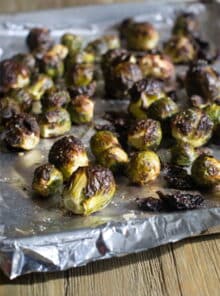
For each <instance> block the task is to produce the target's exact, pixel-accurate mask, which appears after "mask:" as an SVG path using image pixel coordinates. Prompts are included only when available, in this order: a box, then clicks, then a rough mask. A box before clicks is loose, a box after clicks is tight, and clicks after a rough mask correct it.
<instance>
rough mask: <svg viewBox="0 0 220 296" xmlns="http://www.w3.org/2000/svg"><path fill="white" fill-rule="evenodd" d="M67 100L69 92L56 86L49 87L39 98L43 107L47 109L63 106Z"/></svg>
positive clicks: (68, 99)
mask: <svg viewBox="0 0 220 296" xmlns="http://www.w3.org/2000/svg"><path fill="white" fill-rule="evenodd" d="M69 101H70V95H69V92H68V91H66V90H59V89H56V88H51V89H49V90H48V91H47V92H46V93H45V94H44V96H43V97H42V100H41V102H42V105H43V108H44V109H48V108H50V107H65V106H67V104H68V103H69Z"/></svg>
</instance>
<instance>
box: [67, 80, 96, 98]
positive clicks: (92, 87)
mask: <svg viewBox="0 0 220 296" xmlns="http://www.w3.org/2000/svg"><path fill="white" fill-rule="evenodd" d="M68 91H69V93H70V96H71V98H73V97H76V96H79V95H87V96H89V97H92V96H93V95H94V94H95V91H96V81H92V82H91V83H90V84H88V85H86V86H81V87H76V86H70V87H69V88H68Z"/></svg>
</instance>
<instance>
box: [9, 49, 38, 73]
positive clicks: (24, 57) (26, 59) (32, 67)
mask: <svg viewBox="0 0 220 296" xmlns="http://www.w3.org/2000/svg"><path fill="white" fill-rule="evenodd" d="M12 59H13V60H15V61H17V62H18V63H21V64H22V65H24V66H25V67H26V68H27V69H28V70H29V72H30V73H34V72H36V70H37V67H36V60H35V58H34V56H33V55H32V54H31V53H19V54H16V55H14V56H13V57H12Z"/></svg>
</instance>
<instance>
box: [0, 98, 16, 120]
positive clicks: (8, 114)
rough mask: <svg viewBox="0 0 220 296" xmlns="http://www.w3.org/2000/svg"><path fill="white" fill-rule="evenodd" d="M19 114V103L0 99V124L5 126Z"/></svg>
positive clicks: (10, 99)
mask: <svg viewBox="0 0 220 296" xmlns="http://www.w3.org/2000/svg"><path fill="white" fill-rule="evenodd" d="M19 113H21V106H20V105H19V103H18V102H17V101H16V100H15V99H13V98H10V97H4V98H2V99H0V124H1V125H5V124H6V123H7V122H8V121H9V120H10V119H11V118H12V117H13V116H14V115H16V114H19Z"/></svg>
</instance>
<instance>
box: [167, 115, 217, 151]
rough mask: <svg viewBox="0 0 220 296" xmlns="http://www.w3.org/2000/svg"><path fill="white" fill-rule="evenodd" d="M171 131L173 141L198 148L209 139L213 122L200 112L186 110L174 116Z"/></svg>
mask: <svg viewBox="0 0 220 296" xmlns="http://www.w3.org/2000/svg"><path fill="white" fill-rule="evenodd" d="M171 129H172V136H173V137H174V138H175V139H177V140H179V141H182V142H184V143H188V144H191V145H192V146H193V147H200V146H202V145H204V144H205V143H207V142H208V140H209V139H210V138H211V136H212V130H213V122H212V121H211V119H210V118H209V117H208V115H206V114H205V113H204V112H203V111H202V110H200V109H187V110H185V111H181V112H179V113H177V114H176V115H174V117H173V119H172V121H171Z"/></svg>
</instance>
